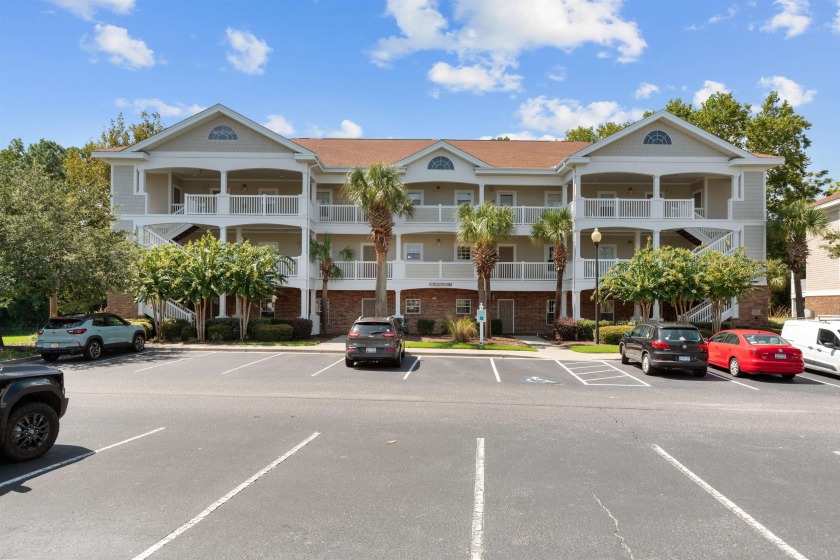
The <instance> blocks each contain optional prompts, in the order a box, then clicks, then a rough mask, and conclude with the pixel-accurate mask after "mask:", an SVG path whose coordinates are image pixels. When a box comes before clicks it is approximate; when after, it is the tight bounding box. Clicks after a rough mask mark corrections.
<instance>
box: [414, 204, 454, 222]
mask: <svg viewBox="0 0 840 560" xmlns="http://www.w3.org/2000/svg"><path fill="white" fill-rule="evenodd" d="M405 221H406V222H408V223H414V224H454V223H457V222H458V207H457V206H444V205H442V204H438V205H437V206H415V207H414V215H413V216H407V217H406V218H405Z"/></svg>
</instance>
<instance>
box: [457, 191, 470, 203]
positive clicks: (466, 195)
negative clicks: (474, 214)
mask: <svg viewBox="0 0 840 560" xmlns="http://www.w3.org/2000/svg"><path fill="white" fill-rule="evenodd" d="M472 203H473V193H472V191H455V206H460V205H462V204H469V205H472Z"/></svg>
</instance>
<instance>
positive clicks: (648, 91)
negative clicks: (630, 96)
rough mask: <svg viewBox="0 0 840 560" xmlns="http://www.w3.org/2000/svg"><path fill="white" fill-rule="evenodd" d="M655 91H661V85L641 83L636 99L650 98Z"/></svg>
mask: <svg viewBox="0 0 840 560" xmlns="http://www.w3.org/2000/svg"><path fill="white" fill-rule="evenodd" d="M654 93H659V87H658V86H655V85H653V84H649V83H647V82H642V83H641V84H639V89H637V90H636V94H635V95H636V99H650V96H651V95H653V94H654Z"/></svg>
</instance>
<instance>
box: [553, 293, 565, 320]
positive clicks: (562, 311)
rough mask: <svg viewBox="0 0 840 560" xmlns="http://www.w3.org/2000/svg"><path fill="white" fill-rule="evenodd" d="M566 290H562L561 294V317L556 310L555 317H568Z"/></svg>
mask: <svg viewBox="0 0 840 560" xmlns="http://www.w3.org/2000/svg"><path fill="white" fill-rule="evenodd" d="M566 293H567V292H566V290H562V291H561V292H560V315H558V314H557V310H556V309H555V310H554V317H555V318H557V317H565V316H566V315H568V311H567V309H566Z"/></svg>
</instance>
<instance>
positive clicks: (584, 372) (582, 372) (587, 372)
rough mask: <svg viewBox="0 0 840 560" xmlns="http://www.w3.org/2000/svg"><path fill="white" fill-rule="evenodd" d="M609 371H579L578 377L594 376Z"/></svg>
mask: <svg viewBox="0 0 840 560" xmlns="http://www.w3.org/2000/svg"><path fill="white" fill-rule="evenodd" d="M609 371H610V370H608V369H594V370H592V371H578V375H592V374H593V373H607V372H609Z"/></svg>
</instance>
